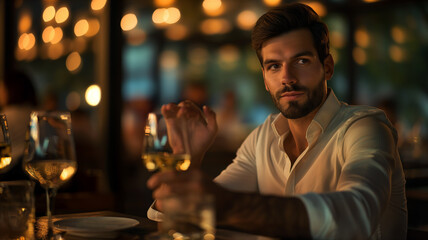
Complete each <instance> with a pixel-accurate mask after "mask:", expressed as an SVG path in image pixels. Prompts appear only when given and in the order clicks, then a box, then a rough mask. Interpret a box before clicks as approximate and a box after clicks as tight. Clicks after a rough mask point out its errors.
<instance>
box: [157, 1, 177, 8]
mask: <svg viewBox="0 0 428 240" xmlns="http://www.w3.org/2000/svg"><path fill="white" fill-rule="evenodd" d="M174 2H175V0H154V5H155V6H156V7H169V6H171V5H172V4H174Z"/></svg>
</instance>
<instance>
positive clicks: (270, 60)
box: [263, 51, 315, 66]
mask: <svg viewBox="0 0 428 240" xmlns="http://www.w3.org/2000/svg"><path fill="white" fill-rule="evenodd" d="M302 56H308V57H314V56H315V55H314V53H313V52H311V51H303V52H299V53H297V54H295V55H294V56H292V57H291V58H292V59H293V58H298V57H302ZM273 62H278V60H276V59H266V60H265V61H263V66H265V65H267V64H270V63H273Z"/></svg>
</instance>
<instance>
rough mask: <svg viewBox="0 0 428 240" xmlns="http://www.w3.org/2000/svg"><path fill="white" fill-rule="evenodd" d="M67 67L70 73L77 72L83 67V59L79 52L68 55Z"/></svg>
mask: <svg viewBox="0 0 428 240" xmlns="http://www.w3.org/2000/svg"><path fill="white" fill-rule="evenodd" d="M65 65H66V67H67V69H68V71H70V72H77V71H78V70H79V69H80V68H81V66H82V58H81V57H80V54H79V53H78V52H72V53H70V54H69V55H68V57H67V59H66V61H65Z"/></svg>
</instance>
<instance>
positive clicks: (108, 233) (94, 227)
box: [54, 216, 140, 237]
mask: <svg viewBox="0 0 428 240" xmlns="http://www.w3.org/2000/svg"><path fill="white" fill-rule="evenodd" d="M139 223H140V222H139V221H137V220H135V219H133V218H124V217H102V216H100V217H79V218H68V219H63V220H58V221H55V222H54V226H55V227H56V228H57V229H58V230H60V231H65V232H66V233H67V234H70V235H75V236H83V237H89V236H102V237H115V236H116V233H115V232H116V231H119V230H123V229H127V228H131V227H135V226H137V225H138V224H139Z"/></svg>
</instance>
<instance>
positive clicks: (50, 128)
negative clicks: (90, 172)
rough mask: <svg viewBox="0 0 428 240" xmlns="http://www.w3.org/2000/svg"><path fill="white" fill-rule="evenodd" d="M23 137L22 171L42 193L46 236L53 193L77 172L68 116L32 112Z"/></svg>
mask: <svg viewBox="0 0 428 240" xmlns="http://www.w3.org/2000/svg"><path fill="white" fill-rule="evenodd" d="M27 137H28V139H27V144H26V148H25V154H24V162H23V164H24V169H25V171H26V172H27V173H28V174H29V175H30V176H31V177H32V178H34V179H35V180H37V181H38V182H39V183H40V185H41V186H42V187H43V188H44V189H45V190H46V204H47V205H46V209H47V214H46V215H47V217H48V234H49V233H52V206H53V200H54V198H55V195H56V192H57V190H58V188H59V187H60V186H61V185H62V184H64V183H65V182H67V181H68V180H70V178H71V177H72V176H73V175H74V173H75V172H76V170H77V163H76V156H75V150H74V141H73V136H72V130H71V116H70V113H68V112H32V113H31V115H30V124H29V132H28V136H27Z"/></svg>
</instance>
